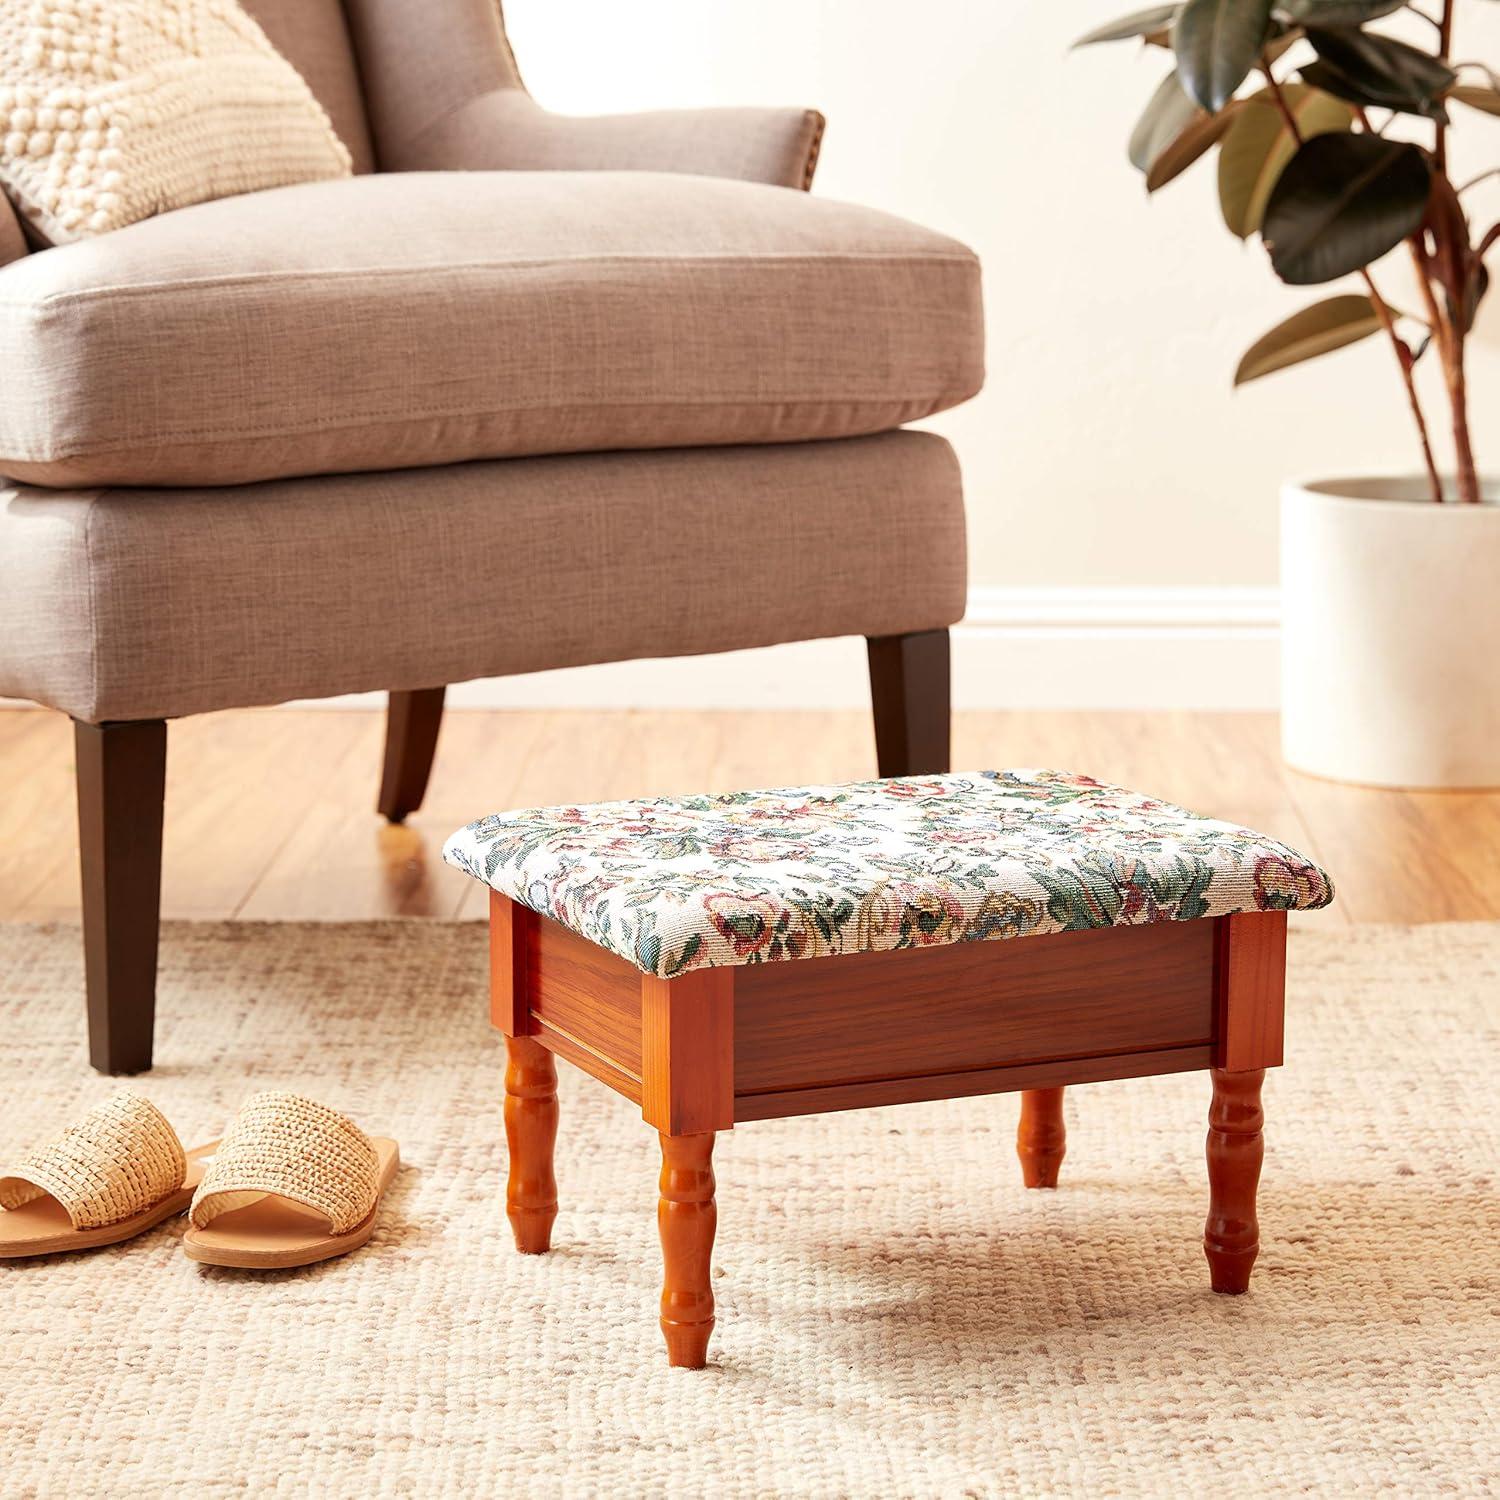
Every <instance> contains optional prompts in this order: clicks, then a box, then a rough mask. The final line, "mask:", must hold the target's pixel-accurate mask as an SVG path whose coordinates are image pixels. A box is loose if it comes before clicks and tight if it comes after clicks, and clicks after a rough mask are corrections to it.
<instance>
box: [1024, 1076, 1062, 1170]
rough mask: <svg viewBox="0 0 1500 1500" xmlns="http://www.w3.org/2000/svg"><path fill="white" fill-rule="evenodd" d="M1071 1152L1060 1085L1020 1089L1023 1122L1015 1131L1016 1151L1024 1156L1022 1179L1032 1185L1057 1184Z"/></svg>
mask: <svg viewBox="0 0 1500 1500" xmlns="http://www.w3.org/2000/svg"><path fill="white" fill-rule="evenodd" d="M1067 1152H1068V1130H1067V1126H1066V1125H1065V1124H1064V1123H1063V1091H1062V1090H1061V1089H1025V1090H1023V1091H1022V1093H1021V1124H1020V1126H1019V1128H1018V1129H1017V1131H1016V1155H1017V1156H1019V1157H1020V1158H1021V1180H1022V1181H1023V1182H1024V1183H1025V1184H1026V1186H1027V1187H1029V1188H1055V1187H1056V1186H1057V1170H1058V1168H1059V1167H1061V1166H1062V1162H1063V1157H1064V1156H1066V1155H1067Z"/></svg>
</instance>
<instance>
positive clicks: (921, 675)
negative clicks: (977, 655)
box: [868, 630, 950, 776]
mask: <svg viewBox="0 0 1500 1500" xmlns="http://www.w3.org/2000/svg"><path fill="white" fill-rule="evenodd" d="M868 642H869V648H870V698H871V703H872V706H873V708H874V710H875V755H876V761H877V763H878V764H879V767H880V774H881V775H882V776H924V775H932V774H935V773H937V772H940V771H946V770H948V768H949V755H950V751H949V733H950V725H949V676H950V667H949V651H948V632H947V631H946V630H919V631H914V632H913V633H912V634H910V635H872V636H870V637H869V638H868Z"/></svg>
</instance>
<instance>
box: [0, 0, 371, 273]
mask: <svg viewBox="0 0 1500 1500" xmlns="http://www.w3.org/2000/svg"><path fill="white" fill-rule="evenodd" d="M349 170H350V158H349V153H348V151H346V150H345V148H344V147H343V145H342V144H341V143H340V141H339V139H338V137H337V136H336V135H335V134H334V132H333V127H332V126H331V124H330V123H329V119H328V116H327V114H326V113H325V112H324V110H323V107H322V106H321V105H320V104H319V103H318V101H317V100H316V99H315V98H314V97H313V95H312V93H311V91H310V90H309V89H308V86H307V84H306V83H305V82H304V81H303V79H302V77H301V75H300V74H299V73H298V72H297V71H296V69H295V68H293V67H292V66H291V64H290V63H288V62H287V61H286V59H285V58H283V57H282V56H281V55H280V54H279V53H278V52H277V51H276V49H275V48H274V47H273V46H272V45H271V43H270V42H269V41H268V40H267V38H266V35H265V33H264V32H263V31H262V30H261V29H260V27H259V26H257V25H256V24H255V22H254V21H253V20H251V18H250V17H249V15H248V14H247V13H246V12H245V11H244V10H242V9H241V7H240V6H239V4H238V3H237V0H110V3H108V4H105V3H103V0H24V3H23V0H15V3H11V4H7V5H6V6H4V7H3V8H0V184H3V185H4V187H5V189H6V190H7V192H8V193H9V195H10V198H11V200H12V202H13V203H14V204H15V206H16V208H17V209H18V211H19V212H20V213H21V214H22V215H24V216H25V218H26V219H27V220H28V221H29V222H30V223H31V224H32V225H34V226H35V228H36V229H37V230H38V232H39V233H40V234H41V236H42V237H43V238H44V239H46V240H48V241H50V242H51V243H53V244H59V243H62V242H65V241H69V240H76V239H79V238H81V237H83V236H85V235H98V234H103V233H105V232H107V231H109V230H114V229H119V228H121V227H123V226H124V225H127V224H132V223H135V222H136V221H138V220H140V219H144V218H147V217H149V216H151V215H153V214H160V213H164V212H166V211H167V210H170V209H174V208H181V207H183V206H184V205H187V204H191V203H200V202H203V201H204V200H206V199H212V198H223V197H227V196H229V195H230V194H234V193H250V192H254V191H256V190H258V189H261V188H270V187H279V186H281V185H283V184H285V183H291V182H306V181H310V180H315V179H321V178H328V177H336V176H340V175H343V174H346V173H347V172H348V171H349Z"/></svg>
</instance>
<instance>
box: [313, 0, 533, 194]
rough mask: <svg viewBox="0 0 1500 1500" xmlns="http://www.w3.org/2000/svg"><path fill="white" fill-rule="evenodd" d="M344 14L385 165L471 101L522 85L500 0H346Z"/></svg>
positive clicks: (324, 1) (324, 0)
mask: <svg viewBox="0 0 1500 1500" xmlns="http://www.w3.org/2000/svg"><path fill="white" fill-rule="evenodd" d="M291 3H295V0H291ZM317 3H319V4H327V3H329V0H317ZM344 11H345V14H346V15H347V17H348V21H349V34H350V37H351V38H352V40H353V43H354V52H355V56H356V57H357V58H358V61H359V76H360V81H361V83H362V85H363V88H364V97H365V107H366V109H367V111H368V114H369V120H370V131H371V134H372V136H373V138H374V141H375V154H376V159H377V160H378V161H379V163H380V165H381V167H382V168H383V169H385V170H388V171H389V170H391V169H392V164H393V163H394V162H395V161H397V160H399V159H400V157H401V155H402V152H403V151H404V149H405V147H406V145H407V143H408V142H410V141H412V140H414V139H415V138H416V137H417V136H418V135H419V134H421V132H422V131H424V130H426V129H428V128H429V127H430V126H431V125H433V124H434V123H435V122H437V121H438V120H441V119H442V118H443V117H444V116H445V115H449V114H452V113H454V112H455V111H457V110H459V109H462V108H463V106H464V105H465V104H467V103H468V102H469V101H470V100H471V99H477V98H479V97H480V96H481V95H484V94H488V93H490V92H492V91H493V90H495V89H501V88H512V89H517V90H520V89H522V87H523V85H522V83H521V74H520V70H519V69H518V68H517V67H516V59H515V55H514V53H512V52H511V50H510V43H509V41H508V40H507V39H506V35H505V23H504V20H503V18H502V16H501V13H500V6H499V4H498V3H497V0H423V3H422V4H420V5H414V4H412V0H346V3H345V6H344Z"/></svg>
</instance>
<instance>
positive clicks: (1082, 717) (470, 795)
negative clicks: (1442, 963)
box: [0, 709, 1500, 922]
mask: <svg viewBox="0 0 1500 1500" xmlns="http://www.w3.org/2000/svg"><path fill="white" fill-rule="evenodd" d="M381 736H382V720H381V717H380V716H379V715H378V714H375V713H370V712H363V711H352V710H337V709H312V710H293V709H277V710H274V711H271V710H251V711H245V712H236V713H225V714H210V715H206V716H204V717H202V718H198V719H189V720H185V721H183V722H181V723H178V724H174V725H173V726H172V729H171V737H170V748H169V766H168V777H167V831H166V853H165V875H164V880H163V896H162V904H163V914H164V915H165V916H167V917H176V918H227V917H241V918H246V919H259V920H267V919H269V920H283V919H284V920H291V919H298V918H302V919H347V920H359V919H363V918H369V917H380V916H391V915H402V916H433V917H455V916H458V917H478V916H480V915H481V914H482V912H483V908H484V902H483V893H482V891H480V889H479V888H478V887H477V886H476V885H475V884H474V883H473V882H472V881H470V880H468V879H466V878H465V877H463V876H461V875H459V874H458V873H457V872H455V871H453V870H450V869H448V868H447V867H446V866H444V865H443V863H442V861H441V859H440V857H439V851H440V850H441V847H442V843H443V840H444V838H446V837H447V835H448V834H449V833H450V832H451V831H452V830H453V829H454V828H456V827H458V826H459V825H460V824H461V823H465V822H468V821H469V820H470V819H472V818H475V817H477V816H479V815H480V814H482V813H485V812H489V811H493V810H495V809H499V808H505V807H517V806H524V805H527V804H537V805H542V804H546V803H550V802H562V801H588V800H594V799H598V798H605V797H625V796H645V795H652V794H661V793H668V792H689V791H721V790H732V789H734V788H739V787H752V786H775V785H780V784H785V783H788V782H799V781H843V780H849V779H853V778H856V777H864V776H870V775H873V774H874V751H873V748H872V743H871V738H870V728H869V721H868V718H867V717H866V716H865V715H864V714H859V713H784V714H772V713H687V712H615V713H593V712H572V713H562V712H545V713H544V712H534V713H533V712H507V713H501V712H476V711H469V712H454V713H450V714H449V715H448V718H447V722H446V723H445V724H444V726H443V735H442V740H441V743H440V745H439V749H438V759H437V766H436V769H435V771H434V774H433V782H432V787H431V789H430V791H429V794H428V798H427V804H426V806H425V807H424V808H423V809H422V811H421V812H420V813H418V814H416V815H415V816H414V817H413V818H412V819H411V822H410V824H409V825H408V826H407V827H405V828H388V827H386V826H384V825H383V824H382V823H381V821H380V820H379V819H378V818H377V817H376V815H375V813H374V811H373V806H374V799H375V790H376V780H377V777H378V774H379V766H380V753H381ZM954 764H955V766H959V767H980V766H1001V765H1008V766H1062V767H1066V768H1069V769H1078V770H1087V771H1088V772H1089V773H1090V774H1092V775H1096V776H1100V777H1104V778H1106V779H1110V780H1116V781H1121V782H1124V783H1126V784H1127V785H1131V786H1135V787H1138V788H1140V789H1141V790H1143V791H1150V792H1153V793H1156V794H1157V795H1160V796H1163V797H1167V798H1170V799H1172V800H1174V801H1178V802H1183V803H1185V804H1187V805H1188V806H1190V807H1193V808H1196V809H1198V810H1199V811H1202V812H1207V813H1212V814H1215V815H1217V816H1221V817H1227V818H1233V819H1236V820H1240V821H1243V822H1246V823H1249V824H1251V825H1252V826H1255V827H1258V828H1262V829H1264V830H1265V831H1266V832H1268V833H1271V834H1274V835H1276V836H1278V837H1280V838H1283V839H1286V840H1287V841H1288V842H1290V843H1292V844H1295V845H1297V846H1298V847H1300V848H1302V849H1303V850H1304V851H1305V852H1307V853H1308V854H1310V855H1312V856H1313V857H1315V858H1317V859H1318V860H1320V861H1321V862H1322V863H1323V864H1324V865H1325V866H1326V867H1327V868H1328V869H1329V870H1330V871H1331V873H1332V874H1333V877H1334V881H1335V884H1336V885H1337V887H1338V890H1339V901H1338V904H1337V905H1336V906H1335V908H1334V910H1333V911H1332V912H1331V913H1328V914H1325V915H1324V916H1322V917H1319V918H1317V919H1316V920H1320V921H1326V920H1334V921H1340V922H1392V921H1394V922H1399V921H1454V920H1500V794H1491V795H1483V794H1469V793H1408V792H1374V791H1367V790H1363V789H1359V788H1354V787H1344V786H1337V785H1334V784H1332V783H1328V782H1320V781H1315V780H1313V779H1311V778H1309V777H1305V776H1299V775H1297V774H1295V773H1293V772H1290V771H1288V770H1287V769H1286V768H1285V767H1284V766H1282V764H1281V762H1280V759H1279V756H1278V754H1277V747H1276V724H1275V720H1274V718H1272V717H1271V716H1270V715H1263V714H1165V713H1159V714H1146V713H1141V714H1124V713H1098V714H1062V713H967V714H960V715H958V716H957V718H956V722H955V725H954ZM72 774H73V742H72V733H71V728H70V726H69V724H68V722H67V721H66V720H65V719H64V718H62V717H61V716H60V715H58V714H52V713H43V712H39V711H30V710H21V709H16V710H6V711H0V787H4V789H5V795H4V797H3V798H0V920H46V919H59V918H60V919H65V920H72V919H76V917H77V912H78V890H77V886H78V875H77V868H76V864H75V860H76V829H75V819H74V809H73V787H72Z"/></svg>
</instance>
